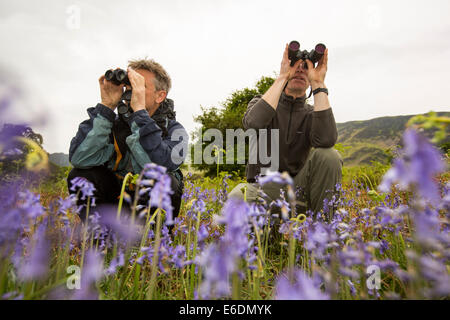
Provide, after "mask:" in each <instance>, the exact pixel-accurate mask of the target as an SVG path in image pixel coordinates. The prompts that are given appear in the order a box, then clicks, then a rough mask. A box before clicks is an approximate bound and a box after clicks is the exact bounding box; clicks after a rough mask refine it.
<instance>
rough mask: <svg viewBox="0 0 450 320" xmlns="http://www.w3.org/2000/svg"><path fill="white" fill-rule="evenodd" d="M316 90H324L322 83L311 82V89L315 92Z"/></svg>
mask: <svg viewBox="0 0 450 320" xmlns="http://www.w3.org/2000/svg"><path fill="white" fill-rule="evenodd" d="M317 88H326V86H325V83H323V82H311V89H313V90H316V89H317Z"/></svg>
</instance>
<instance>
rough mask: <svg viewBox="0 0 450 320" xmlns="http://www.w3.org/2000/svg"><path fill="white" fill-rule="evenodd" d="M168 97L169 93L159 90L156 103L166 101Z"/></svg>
mask: <svg viewBox="0 0 450 320" xmlns="http://www.w3.org/2000/svg"><path fill="white" fill-rule="evenodd" d="M166 97H167V91H165V90H159V91H158V92H157V93H156V103H158V104H159V103H161V102H163V101H164V99H165V98H166Z"/></svg>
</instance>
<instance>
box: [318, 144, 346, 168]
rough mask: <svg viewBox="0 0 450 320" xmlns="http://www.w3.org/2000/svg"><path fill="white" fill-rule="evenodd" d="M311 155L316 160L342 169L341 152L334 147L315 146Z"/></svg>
mask: <svg viewBox="0 0 450 320" xmlns="http://www.w3.org/2000/svg"><path fill="white" fill-rule="evenodd" d="M312 152H313V154H312V155H311V157H312V160H313V161H314V162H317V163H319V164H320V165H321V166H326V167H328V168H330V169H332V170H342V165H343V160H342V157H341V156H340V154H339V152H337V150H335V149H333V148H315V149H314V150H313V151H312Z"/></svg>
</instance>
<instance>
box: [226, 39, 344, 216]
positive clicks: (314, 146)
mask: <svg viewBox="0 0 450 320" xmlns="http://www.w3.org/2000/svg"><path fill="white" fill-rule="evenodd" d="M327 62H328V49H327V51H325V54H324V55H323V57H322V59H321V60H320V61H319V63H318V65H317V66H316V67H315V66H314V64H313V63H312V62H311V61H309V60H306V61H303V60H302V59H300V60H298V61H297V63H295V64H294V65H293V66H291V65H290V60H289V58H288V47H287V46H286V48H285V51H284V56H283V59H282V62H281V68H280V74H279V76H278V78H277V79H276V80H275V82H274V83H273V85H272V86H271V87H270V88H269V89H268V90H267V92H266V93H265V94H264V95H263V96H256V97H255V98H253V99H252V100H251V101H250V103H249V105H248V108H247V111H246V113H245V115H244V118H243V121H242V122H243V126H244V128H245V129H255V130H259V129H267V141H268V143H270V141H271V140H272V138H271V132H272V130H273V129H275V130H278V137H279V138H278V141H277V142H278V150H279V154H278V155H272V157H273V156H277V157H278V164H279V167H278V171H280V172H284V171H286V172H288V173H289V175H290V176H291V178H292V179H293V181H294V184H295V187H296V188H297V189H300V190H301V191H302V192H301V193H300V200H301V202H303V208H302V206H301V205H300V206H299V208H298V209H300V210H302V209H303V210H304V211H306V209H309V210H311V211H313V212H315V213H319V212H320V211H327V212H325V213H327V214H328V218H330V216H331V215H332V210H329V208H325V210H323V208H324V201H325V204H326V202H327V201H330V200H332V197H333V195H334V194H335V193H334V192H335V189H336V185H339V184H340V183H341V180H342V165H343V162H342V159H341V157H340V155H339V154H338V152H337V151H336V150H334V149H333V148H332V147H333V146H334V144H335V143H336V140H337V128H336V123H335V120H334V116H333V112H332V109H331V107H330V103H329V100H328V90H327V89H326V86H325V82H324V81H325V74H326V71H327ZM310 86H311V89H312V90H313V91H312V92H313V93H314V106H311V105H309V104H307V103H306V99H307V98H306V91H307V89H308V88H309V87H310ZM258 139H259V138H258ZM258 145H259V144H258ZM267 148H268V150H271V147H270V145H268V146H267ZM263 169H264V165H261V163H259V162H258V163H256V164H247V169H246V173H247V182H248V183H243V184H239V185H238V186H236V187H235V188H234V189H233V190H232V191H231V192H230V194H229V197H238V198H241V199H242V198H244V194H243V192H242V190H246V193H245V195H246V200H247V201H253V200H255V199H256V197H257V184H256V183H255V182H256V179H255V178H256V176H257V175H263V174H264V172H263ZM281 187H282V186H281V185H280V184H277V183H275V182H270V183H267V184H264V186H263V187H262V189H263V191H264V193H265V194H266V195H267V196H268V202H269V203H270V202H271V201H272V200H276V199H277V198H280V189H281Z"/></svg>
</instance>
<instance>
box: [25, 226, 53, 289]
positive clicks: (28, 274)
mask: <svg viewBox="0 0 450 320" xmlns="http://www.w3.org/2000/svg"><path fill="white" fill-rule="evenodd" d="M46 231H47V225H46V220H44V221H43V222H42V223H41V224H40V225H39V226H38V227H37V230H36V231H35V233H34V235H33V240H32V241H31V242H30V243H29V245H30V246H29V252H30V255H29V256H28V257H23V260H22V262H21V265H20V268H19V270H18V274H19V277H20V279H21V280H23V281H30V280H40V279H43V278H44V277H45V276H47V275H48V270H49V261H50V259H49V257H50V241H49V240H48V238H47V236H46Z"/></svg>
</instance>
